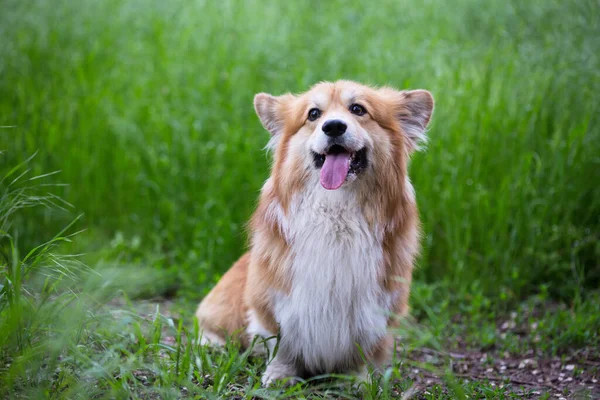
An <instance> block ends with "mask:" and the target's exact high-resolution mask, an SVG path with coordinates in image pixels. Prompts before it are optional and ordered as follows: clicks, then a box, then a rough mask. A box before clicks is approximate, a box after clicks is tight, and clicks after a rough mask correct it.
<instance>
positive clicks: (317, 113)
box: [308, 108, 321, 121]
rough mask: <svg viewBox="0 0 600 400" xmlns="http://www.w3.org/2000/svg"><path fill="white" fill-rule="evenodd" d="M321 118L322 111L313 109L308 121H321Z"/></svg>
mask: <svg viewBox="0 0 600 400" xmlns="http://www.w3.org/2000/svg"><path fill="white" fill-rule="evenodd" d="M320 116H321V110H319V109H318V108H311V109H310V111H309V112H308V120H309V121H316V120H317V119H319V117H320Z"/></svg>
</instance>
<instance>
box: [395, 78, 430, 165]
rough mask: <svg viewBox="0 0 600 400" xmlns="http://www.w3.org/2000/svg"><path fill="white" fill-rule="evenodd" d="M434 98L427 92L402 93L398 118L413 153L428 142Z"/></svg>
mask: <svg viewBox="0 0 600 400" xmlns="http://www.w3.org/2000/svg"><path fill="white" fill-rule="evenodd" d="M433 106H434V103H433V96H432V95H431V93H429V92H428V91H427V90H421V89H419V90H407V91H402V92H400V104H399V107H398V108H397V114H396V115H397V116H398V118H399V119H400V125H401V126H402V130H403V131H404V134H405V135H406V143H407V146H408V150H409V152H410V153H412V152H413V151H415V150H419V148H420V145H421V144H422V143H426V142H427V135H426V130H427V125H428V124H429V121H430V120H431V114H432V113H433Z"/></svg>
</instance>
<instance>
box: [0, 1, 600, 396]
mask: <svg viewBox="0 0 600 400" xmlns="http://www.w3.org/2000/svg"><path fill="white" fill-rule="evenodd" d="M598 37H600V7H599V6H598V3H597V2H595V1H591V0H589V1H588V0H583V1H578V2H549V1H544V0H533V1H529V2H519V1H507V2H500V1H490V2H485V3H482V2H479V1H475V0H459V1H455V2H451V3H450V2H441V1H433V0H428V1H426V2H421V3H418V2H406V1H391V0H386V1H381V2H377V3H376V4H375V3H365V2H351V3H350V4H348V3H347V2H341V1H329V2H318V1H304V2H283V1H280V2H277V1H272V2H268V3H265V2H258V1H227V0H224V1H218V2H217V1H205V2H203V1H197V2H189V1H180V0H176V1H170V2H160V1H155V0H145V1H142V0H128V1H125V2H124V1H117V0H106V1H102V2H98V1H91V0H81V1H77V2H72V1H63V0H60V1H54V2H43V1H34V0H5V1H3V2H2V3H1V4H0V126H1V128H0V151H2V152H3V154H2V155H1V156H0V157H1V158H0V176H6V175H7V174H8V173H9V171H11V170H12V169H13V168H14V167H15V166H16V165H19V164H20V163H21V162H22V161H23V160H26V159H27V158H29V157H30V156H31V155H32V154H34V153H36V152H37V155H36V156H35V157H34V158H33V159H32V160H31V161H30V162H29V163H27V164H26V165H23V166H22V167H21V168H19V169H18V173H17V172H16V171H15V172H14V174H13V175H11V177H10V179H7V180H5V181H3V182H2V187H1V188H0V189H1V190H2V191H3V192H2V196H3V197H2V198H0V210H1V213H0V217H2V218H1V219H0V223H1V224H2V229H3V231H5V232H4V233H3V239H2V242H1V244H0V249H1V250H2V252H3V255H2V256H1V257H0V259H1V260H2V261H1V262H0V271H2V272H1V274H2V275H1V277H2V282H0V284H2V285H3V286H2V290H3V292H2V293H5V294H4V295H3V297H2V298H0V303H1V304H0V312H1V313H3V314H2V316H4V317H6V318H8V317H10V318H15V321H17V322H15V324H12V325H11V324H8V323H5V322H4V321H9V319H5V320H3V325H2V327H1V328H0V332H1V333H2V335H3V336H2V340H3V342H2V349H3V350H2V356H3V357H4V358H3V359H15V360H17V361H15V362H8V364H10V365H11V367H10V368H9V369H10V371H12V372H10V373H8V374H3V373H0V375H1V376H2V380H1V382H2V383H3V386H2V388H0V392H1V391H2V390H9V389H10V388H13V389H10V390H13V391H12V392H10V393H12V395H17V393H29V395H30V397H40V396H42V395H44V396H45V395H48V396H50V395H52V396H55V397H57V396H58V397H59V396H66V397H68V396H69V395H70V394H72V395H73V396H75V395H79V396H84V395H83V393H85V394H88V395H92V394H93V395H96V394H97V395H98V396H99V397H119V396H125V397H126V396H127V395H123V393H137V395H139V396H143V395H144V394H143V393H146V394H148V395H150V393H154V392H156V393H158V394H157V395H161V394H162V395H163V396H167V397H168V396H175V393H179V394H183V392H180V390H182V389H181V388H182V387H186V390H187V391H188V392H187V394H189V395H192V394H194V393H196V395H198V396H201V397H202V396H208V394H206V393H213V395H215V396H217V397H218V396H226V395H233V393H241V394H240V395H241V396H250V394H249V393H253V391H255V390H256V391H258V392H257V393H262V394H260V395H265V396H267V395H269V396H271V395H274V394H273V393H276V392H271V391H269V392H265V391H264V390H263V389H259V388H258V386H257V382H258V378H257V377H258V376H259V375H257V374H260V371H261V368H262V367H263V364H261V363H262V362H263V361H261V360H254V359H248V360H247V359H245V358H244V357H241V358H240V357H237V356H235V354H237V353H236V351H235V349H233V348H232V349H228V350H227V351H224V352H222V351H217V350H207V349H203V348H197V347H193V346H192V345H191V344H189V343H188V342H185V341H184V343H182V344H181V345H180V346H173V347H172V349H162V350H161V351H164V352H165V354H166V357H158V356H156V354H157V350H156V348H157V347H160V346H159V342H160V341H159V340H158V339H156V337H155V336H152V332H154V330H155V328H154V325H153V323H150V324H149V323H147V322H144V321H143V320H140V317H139V316H137V313H136V312H135V311H131V312H130V313H125V314H119V313H115V312H113V311H111V310H113V308H110V307H109V308H107V305H106V303H107V302H108V301H109V300H111V299H112V298H114V297H115V295H116V294H118V293H121V292H123V291H124V292H126V293H127V295H128V296H130V297H140V296H142V297H148V296H154V295H157V294H169V295H173V294H176V295H177V299H178V300H177V302H178V307H179V308H180V309H181V313H182V316H183V328H182V329H187V332H190V331H191V330H192V329H193V328H192V326H193V322H192V319H191V315H192V311H193V304H194V303H195V302H197V301H198V300H199V299H200V298H201V297H202V295H203V294H204V293H206V291H207V290H208V289H209V288H210V287H211V285H212V284H213V283H214V282H215V280H216V279H218V277H219V276H220V275H221V274H222V273H223V272H224V271H225V270H226V269H227V268H228V267H229V266H230V264H231V263H232V262H233V261H234V260H235V259H236V258H237V257H238V256H239V255H240V254H242V252H243V251H244V246H245V242H246V237H245V233H244V226H245V223H246V221H247V219H248V217H249V216H250V214H251V212H252V210H253V208H254V206H255V204H256V198H257V195H258V191H259V189H260V187H261V185H262V183H263V182H264V180H265V179H266V178H267V176H268V164H269V159H268V157H267V156H265V154H264V151H263V150H262V148H263V147H264V145H265V144H266V142H267V139H268V134H267V133H266V132H264V131H263V129H262V128H261V126H260V123H259V121H258V119H257V117H256V116H255V115H254V111H253V107H252V97H253V95H254V94H255V93H256V92H260V91H266V92H271V93H273V94H280V93H283V92H285V91H293V92H297V91H303V90H305V89H307V88H308V87H309V86H310V85H312V84H313V83H315V82H317V81H320V80H335V79H340V78H345V79H354V80H358V81H361V82H365V83H372V84H390V85H393V86H396V87H399V88H426V89H429V90H430V91H431V92H432V93H433V94H434V96H435V98H436V110H435V113H434V117H433V123H432V126H431V129H430V131H429V136H430V141H429V146H428V149H427V151H426V152H423V153H419V154H417V155H416V156H415V157H414V159H413V161H412V164H411V177H412V180H413V182H414V185H415V188H416V191H417V197H418V202H419V208H420V211H421V215H422V219H423V223H424V232H425V236H424V241H423V242H424V251H423V254H422V256H421V257H420V259H419V269H418V271H417V273H416V283H415V286H414V291H413V296H412V310H413V316H414V317H415V319H416V321H418V327H419V328H418V329H419V332H418V333H414V332H413V334H412V336H411V337H410V338H408V339H407V340H408V341H412V342H414V343H412V344H411V346H414V347H415V348H418V347H419V346H423V345H427V346H432V345H433V344H437V345H438V347H440V348H441V347H443V348H452V347H457V346H459V345H461V346H462V345H467V346H472V347H477V348H484V349H490V348H493V349H496V350H498V351H504V350H506V351H510V352H513V353H519V352H522V351H524V350H525V349H526V348H530V347H535V348H536V349H539V350H540V351H542V352H543V353H544V354H549V355H556V354H563V353H565V352H568V351H569V350H570V349H574V348H581V347H594V346H596V347H598V346H599V345H600V339H599V337H598V333H597V332H599V331H600V310H599V309H598V300H599V299H598V293H597V291H595V290H596V289H597V288H598V287H599V286H600V267H599V264H598V260H600V188H599V186H598V184H597V182H600V156H599V154H600V151H599V149H600V120H599V115H600V114H599V113H598V109H600V102H599V99H600V96H599V95H598V93H599V92H600V73H599V71H600V56H599V54H600V41H599V40H598ZM26 169H31V170H30V171H29V172H27V173H26V174H25V175H23V177H22V178H19V179H18V180H17V181H16V182H15V183H14V185H13V186H11V185H10V184H11V182H12V180H13V179H14V178H17V177H18V176H19V175H20V174H21V173H22V172H25V170H26ZM54 171H60V173H57V174H55V175H51V176H46V177H40V178H38V179H33V180H31V181H28V179H31V178H32V177H36V176H41V175H45V174H48V173H53V172H54ZM33 184H35V187H31V188H30V185H33ZM44 185H47V186H44ZM15 191H17V192H19V193H21V194H20V195H16V194H15V193H16V192H15ZM15 198H16V200H15ZM59 199H64V200H59ZM40 203H41V205H40ZM36 204H37V205H40V206H39V207H29V206H34V205H36ZM80 214H83V216H82V217H81V218H80V219H79V220H78V221H77V222H76V223H75V225H74V226H72V227H71V228H70V230H68V231H66V232H63V233H62V234H61V235H59V236H58V237H64V235H70V234H71V233H73V232H74V231H76V230H81V229H85V231H84V232H82V233H80V234H78V235H76V236H75V238H74V239H73V240H71V239H72V238H69V241H65V240H61V241H59V242H56V241H54V242H52V246H50V247H52V249H50V248H49V247H48V248H45V247H43V248H38V250H36V252H34V253H32V255H31V256H30V258H29V259H26V257H27V254H28V253H29V251H30V250H31V249H34V248H36V247H37V246H39V245H40V243H47V242H48V241H49V240H52V238H54V237H55V235H56V234H57V233H58V232H61V230H62V229H63V228H64V227H65V226H69V224H70V223H71V222H72V221H73V220H74V216H76V215H80ZM58 243H60V244H61V247H59V248H58V249H54V245H56V244H58ZM43 249H45V250H43ZM42 250H43V251H42ZM50 250H52V251H50ZM55 250H56V251H55ZM40 252H41V253H40ZM74 253H85V254H83V255H82V256H80V257H78V258H76V260H80V261H77V262H75V261H74V260H75V259H74V258H72V257H67V256H65V254H74ZM31 257H33V258H31ZM38 257H39V258H38ZM38 259H39V261H36V262H37V263H39V265H41V266H43V267H44V268H41V267H40V268H38V267H37V266H33V267H32V266H30V264H31V263H32V262H33V261H34V260H38ZM82 261H83V262H85V263H86V264H87V265H90V266H91V267H92V268H91V269H88V268H87V267H85V268H84V267H83V266H82V265H81V264H80V263H81V262H82ZM28 271H31V272H28ZM61 271H62V272H61ZM48 276H50V278H48ZM61 276H62V278H59V277H61ZM46 278H47V279H50V280H49V281H48V282H46V281H45V279H46ZM9 282H10V285H9V284H8V283H9ZM124 282H125V283H127V285H124V284H123V283H124ZM11 285H14V286H11ZM26 288H28V289H27V291H26ZM66 288H70V289H71V290H73V291H74V292H75V293H77V294H78V296H77V297H73V296H74V295H73V293H72V292H69V291H66ZM69 293H71V294H69ZM15 296H17V297H15ZM19 296H21V297H19ZM9 299H10V301H9ZM550 305H551V306H550ZM34 311H35V312H34ZM511 312H516V313H517V316H516V317H515V318H514V319H515V323H517V324H523V325H528V324H529V325H531V323H533V322H536V323H537V328H536V329H537V331H538V332H537V333H536V334H537V335H539V336H540V339H539V340H538V341H534V340H533V339H534V338H535V335H533V338H528V339H527V340H525V341H524V339H523V338H522V337H515V335H513V334H512V333H510V332H508V333H506V335H503V334H502V332H500V331H499V329H498V326H500V325H502V323H503V322H505V321H507V320H510V319H511V317H510V315H511ZM117 314H118V315H117ZM61 318H62V319H65V320H68V321H69V322H68V323H67V322H64V323H63V325H64V327H65V328H64V329H58V328H59V327H60V324H59V323H57V321H58V320H60V319H61ZM10 321H12V320H10ZM61 321H62V320H61ZM73 321H77V322H73ZM106 321H110V322H106ZM157 321H162V322H160V323H161V324H162V323H166V326H167V328H168V329H171V335H172V336H174V337H179V336H178V334H177V330H178V329H179V328H178V327H177V325H175V328H173V327H170V328H169V327H168V323H167V322H165V321H163V319H161V318H158V319H157ZM157 323H158V322H157ZM18 327H21V328H22V329H21V328H18ZM90 327H94V328H93V329H92V328H90ZM99 327H101V328H99ZM167 328H165V329H167ZM409 332H412V331H411V330H410V329H409ZM23 335H25V336H23ZM144 335H150V336H149V337H147V338H146V339H144V340H142V339H141V338H142V336H144ZM184 336H185V335H184ZM411 338H412V339H411ZM529 339H531V340H529ZM432 343H433V344H432ZM92 344H93V345H92ZM47 349H51V350H48V351H46V350H47ZM198 352H200V353H198ZM197 353H198V354H197ZM182 354H185V356H184V357H183V358H181V357H182ZM208 355H210V357H211V358H212V361H210V362H208V363H206V362H203V364H202V365H201V366H198V365H197V364H196V360H197V359H200V360H204V358H203V357H207V356H208ZM177 357H179V358H177ZM228 357H229V358H228ZM49 360H54V361H52V362H53V363H54V364H53V363H52V362H50V361H49ZM177 360H179V361H177ZM181 360H187V361H185V362H184V364H185V365H182V364H178V363H181V362H183V361H181ZM186 363H187V364H186ZM40 365H46V367H45V368H46V370H45V371H46V372H45V373H44V374H42V375H40V377H39V379H37V380H32V379H29V378H27V376H28V375H29V371H31V370H32V368H33V367H34V366H36V367H37V366H40ZM3 368H4V367H3ZM6 368H8V367H6ZM56 368H59V369H60V371H59V372H57V371H56ZM182 368H184V369H185V372H182V371H183V370H182ZM394 368H396V372H398V371H400V372H402V369H401V368H400V367H398V366H396V367H394ZM138 369H139V370H146V369H148V370H150V371H153V372H152V373H151V374H148V376H152V379H153V380H152V382H151V383H147V384H143V383H140V381H139V380H137V378H135V375H134V374H133V373H134V371H137V370H138ZM119 371H120V372H119ZM391 371H392V372H390V373H391V374H392V375H393V374H394V372H393V371H394V369H393V368H392V370H391ZM400 372H398V373H399V374H400V375H402V376H403V374H401V373H400ZM132 374H133V375H132ZM5 376H6V377H7V378H4V377H5ZM206 376H209V377H213V378H206ZM224 376H225V378H223V377H224ZM214 377H218V379H219V380H221V379H222V381H219V382H217V383H215V382H216V381H215V380H214ZM149 379H150V378H149ZM390 379H391V378H390ZM403 379H404V378H403ZM403 379H400V380H399V382H400V383H398V384H399V385H400V386H402V385H404V386H402V387H399V389H398V388H397V389H390V393H392V392H394V390H396V391H397V392H398V393H400V392H404V391H406V390H408V387H409V385H410V383H409V382H407V381H406V379H404V380H403ZM208 380H210V382H208ZM203 382H205V383H203ZM471 385H472V384H471ZM384 386H385V385H384ZM455 386H456V385H455ZM448 387H451V388H452V387H453V386H452V380H449V381H447V382H446V386H444V387H443V388H441V387H440V389H439V390H442V391H445V390H447V388H448ZM457 387H461V388H463V389H462V390H464V391H465V393H466V394H470V395H473V396H476V393H479V394H480V395H485V394H481V393H483V392H476V390H479V389H478V388H477V387H471V386H469V385H466V386H465V385H459V386H457ZM481 388H483V389H481V390H484V389H485V388H487V389H490V387H489V386H485V384H482V386H481ZM371 389H373V390H376V389H377V385H372V386H371ZM487 389H485V390H487ZM289 390H291V391H292V392H294V393H295V394H293V395H294V396H296V395H297V396H302V395H303V393H304V394H306V395H308V394H310V393H312V395H313V396H325V395H324V394H323V393H325V392H326V391H327V390H338V389H335V384H332V385H330V384H329V383H327V384H326V388H325V389H323V388H321V387H320V386H319V385H317V386H314V385H313V386H309V387H308V388H301V389H299V388H292V389H289ZM345 390H346V389H343V391H345ZM348 390H350V392H348V393H353V392H352V391H351V389H348ZM435 390H437V389H435ZM435 390H433V389H432V391H431V393H434V394H432V396H433V397H435V398H437V397H436V396H437V395H435V393H436V392H435ZM454 390H456V389H454ZM490 390H492V389H490ZM494 390H497V389H493V390H492V392H490V393H492V394H491V395H490V396H492V397H494V393H493V391H494ZM498 390H499V389H498ZM162 391H165V392H164V393H163V392H162ZM169 391H170V392H169ZM167 392H169V393H170V394H169V393H167ZM1 393H2V394H6V393H8V392H1ZM156 393H155V394H156ZM265 393H267V394H265ZM373 393H375V392H373ZM444 393H446V394H445V395H447V392H444ZM354 394H355V395H356V393H354ZM500 395H501V394H498V396H500ZM257 396H259V395H257ZM84 397H85V396H84Z"/></svg>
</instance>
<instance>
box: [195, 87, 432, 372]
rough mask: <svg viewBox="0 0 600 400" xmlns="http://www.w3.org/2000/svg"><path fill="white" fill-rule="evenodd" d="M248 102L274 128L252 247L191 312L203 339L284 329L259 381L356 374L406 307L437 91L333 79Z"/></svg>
mask: <svg viewBox="0 0 600 400" xmlns="http://www.w3.org/2000/svg"><path fill="white" fill-rule="evenodd" d="M254 105H255V108H256V112H257V114H258V116H259V118H260V120H261V122H262V124H263V125H264V127H265V128H266V129H267V130H268V131H269V132H270V133H271V135H272V137H271V141H270V142H269V147H270V148H271V149H272V150H273V152H274V163H273V167H272V173H271V177H270V178H269V179H268V180H267V181H266V182H265V184H264V186H263V188H262V192H261V195H260V202H259V205H258V208H257V210H256V212H255V213H254V215H253V217H252V219H251V222H250V239H251V246H250V251H249V252H248V253H246V254H244V255H243V256H242V257H241V258H240V259H239V260H238V261H237V262H236V263H235V264H234V265H233V266H232V267H231V269H230V270H229V271H228V272H227V273H226V274H225V275H224V276H223V278H222V279H221V281H220V282H219V283H218V284H217V285H216V286H215V288H214V289H213V290H212V291H211V292H210V293H209V294H208V296H206V298H205V299H204V300H203V301H202V303H201V304H200V306H199V307H198V311H197V312H196V316H197V317H198V320H199V324H200V328H201V330H202V331H203V339H204V340H208V341H211V342H215V343H224V341H225V338H226V336H231V335H238V337H239V338H240V340H241V341H242V343H243V344H244V345H245V346H247V345H248V344H249V343H250V341H251V340H252V338H253V337H254V336H255V335H259V336H261V337H263V338H271V337H276V336H279V346H278V351H277V353H276V355H275V357H274V358H273V359H272V360H270V363H269V364H268V366H267V370H266V372H265V374H264V375H263V379H262V380H263V383H264V384H269V383H271V382H272V381H274V380H277V379H283V378H288V377H289V378H292V379H293V378H295V377H307V376H311V375H315V374H320V373H331V372H352V371H358V370H360V369H361V367H362V366H363V358H362V357H361V350H362V352H363V353H364V355H365V356H366V359H367V361H368V362H372V363H374V364H376V365H377V364H381V363H383V362H385V361H386V360H387V358H388V355H389V352H390V348H391V346H392V339H391V337H390V335H389V334H388V327H389V326H390V325H393V324H394V323H395V316H402V315H404V314H406V313H407V310H408V297H409V289H410V284H411V279H412V270H413V263H414V259H415V256H416V255H417V252H418V249H419V219H418V213H417V207H416V203H415V194H414V191H413V187H412V185H411V183H410V180H409V179H408V175H407V166H408V160H409V156H410V154H411V153H412V152H413V151H414V150H416V149H418V146H419V144H420V143H421V142H422V141H424V139H425V129H426V127H427V125H428V123H429V120H430V117H431V114H432V112H433V98H432V96H431V94H430V93H429V92H427V91H425V90H414V91H397V90H394V89H391V88H381V89H374V88H370V87H367V86H363V85H360V84H358V83H354V82H349V81H338V82H335V83H329V82H325V83H319V84H317V85H315V86H314V87H313V88H311V89H310V90H309V91H308V92H306V93H304V94H302V95H291V94H285V95H282V96H279V97H274V96H271V95H268V94H264V93H261V94H258V95H256V97H255V99H254ZM274 341H275V339H271V340H269V341H267V346H268V347H269V348H271V349H273V347H274ZM359 346H360V349H359Z"/></svg>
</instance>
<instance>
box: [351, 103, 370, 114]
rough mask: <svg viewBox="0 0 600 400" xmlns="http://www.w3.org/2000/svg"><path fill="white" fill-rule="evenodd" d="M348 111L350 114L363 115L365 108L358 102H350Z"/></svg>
mask: <svg viewBox="0 0 600 400" xmlns="http://www.w3.org/2000/svg"><path fill="white" fill-rule="evenodd" d="M350 112H351V113H352V114H355V115H359V116H360V115H365V114H366V113H367V110H365V108H364V107H363V106H361V105H360V104H352V105H351V106H350Z"/></svg>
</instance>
